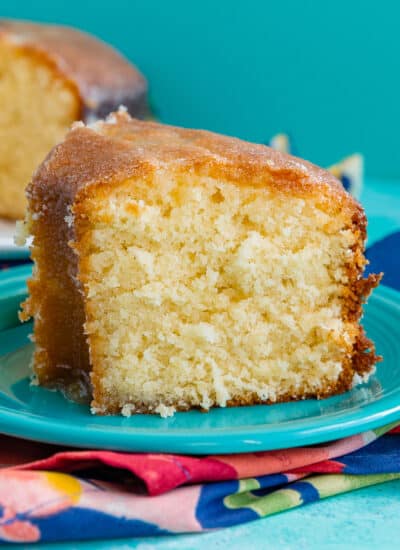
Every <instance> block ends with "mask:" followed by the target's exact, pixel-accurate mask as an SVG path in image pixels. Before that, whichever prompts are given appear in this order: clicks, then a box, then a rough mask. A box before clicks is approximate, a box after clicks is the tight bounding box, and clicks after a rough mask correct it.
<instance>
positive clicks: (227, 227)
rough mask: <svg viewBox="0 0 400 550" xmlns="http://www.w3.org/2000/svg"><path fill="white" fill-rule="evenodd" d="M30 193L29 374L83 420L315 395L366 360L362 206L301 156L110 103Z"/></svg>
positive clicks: (52, 159) (370, 352)
mask: <svg viewBox="0 0 400 550" xmlns="http://www.w3.org/2000/svg"><path fill="white" fill-rule="evenodd" d="M28 200H29V208H28V216H27V221H26V228H25V229H26V230H27V231H28V232H30V233H32V234H33V236H34V245H33V250H32V256H33V259H34V261H35V269H34V275H33V278H32V280H31V281H30V282H29V293H30V296H29V298H28V300H27V301H26V302H25V304H24V306H23V313H22V318H23V319H27V318H29V317H30V316H32V317H34V319H35V329H34V340H35V343H36V351H35V357H34V372H35V376H36V379H37V382H38V383H39V384H41V385H43V386H48V387H57V388H62V389H63V390H64V391H66V393H68V394H69V395H71V394H72V395H75V397H76V395H77V394H79V395H80V396H82V395H83V394H85V393H87V395H88V396H90V398H91V399H92V411H93V412H94V413H100V414H107V413H120V412H122V413H123V414H127V415H129V414H132V413H135V412H150V413H154V412H155V413H159V414H161V415H162V416H167V415H169V414H172V413H173V412H174V411H175V410H186V409H190V408H193V407H197V408H202V409H204V410H208V409H209V408H210V407H214V406H222V407H224V406H231V405H245V404H246V405H247V404H254V403H275V402H279V401H288V400H296V399H305V398H310V397H317V398H324V397H328V396H330V395H334V394H337V393H340V392H344V391H346V390H348V389H349V388H351V387H352V386H353V384H355V383H357V382H359V381H360V380H361V379H363V380H365V379H367V378H368V376H369V374H370V373H371V372H372V371H373V368H374V365H375V363H376V362H377V360H378V359H379V358H377V356H376V355H375V352H374V346H373V344H372V342H371V341H369V340H368V339H367V338H366V336H365V334H364V331H363V329H362V327H361V325H360V324H359V321H360V316H361V313H362V303H363V301H364V300H365V299H366V297H367V296H368V295H369V293H370V291H371V289H372V288H373V287H375V286H376V285H377V284H378V282H379V279H380V276H379V275H369V276H368V278H366V279H364V278H363V276H362V273H363V270H364V266H365V264H366V259H365V257H364V241H365V236H366V218H365V214H364V212H363V210H362V208H361V206H360V205H359V204H358V203H357V202H356V201H355V199H353V198H352V197H351V196H350V195H349V194H347V193H346V192H345V190H344V189H343V187H342V186H341V184H340V183H339V182H338V181H337V180H336V179H335V178H334V177H333V176H332V175H331V174H329V173H328V172H326V171H324V170H322V169H320V168H318V167H316V166H314V165H312V164H310V163H308V162H306V161H303V160H301V159H298V158H295V157H292V156H289V155H286V154H282V153H279V152H277V151H274V150H272V149H270V148H269V147H265V146H263V145H255V144H251V143H246V142H244V141H240V140H237V139H234V138H229V137H225V136H221V135H217V134H213V133H210V132H206V131H199V130H188V129H182V128H174V127H171V126H165V125H161V124H156V123H152V122H141V121H138V120H134V119H131V118H130V117H129V115H127V114H126V113H124V112H119V113H114V114H112V115H111V116H110V117H109V118H108V120H107V121H106V122H98V123H96V124H94V125H92V126H89V127H85V126H83V125H77V126H76V127H75V128H74V129H72V130H71V131H70V132H69V134H68V135H67V136H66V138H65V140H64V141H63V143H61V144H60V145H58V146H57V147H55V148H54V149H53V151H52V152H51V153H50V155H49V156H48V158H47V159H46V160H45V162H43V163H42V165H41V166H40V167H39V169H38V170H37V171H36V174H35V176H34V178H33V180H32V182H31V184H30V185H29V187H28Z"/></svg>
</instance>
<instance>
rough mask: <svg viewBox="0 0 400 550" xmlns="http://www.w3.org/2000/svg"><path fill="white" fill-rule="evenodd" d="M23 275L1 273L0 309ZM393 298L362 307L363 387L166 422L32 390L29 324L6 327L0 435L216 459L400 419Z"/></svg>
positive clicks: (397, 307) (0, 365) (1, 336)
mask: <svg viewBox="0 0 400 550" xmlns="http://www.w3.org/2000/svg"><path fill="white" fill-rule="evenodd" d="M10 271H11V270H10ZM26 274H27V268H22V269H15V270H12V273H11V272H10V274H9V275H8V276H2V281H1V282H0V303H1V299H2V296H3V305H4V300H5V301H7V300H8V299H12V298H13V296H12V295H13V294H14V301H15V295H17V296H18V297H21V284H22V280H23V277H25V276H26ZM7 291H8V294H7ZM6 294H7V299H6V298H5V295H6ZM399 297H400V295H399V294H398V293H396V292H395V291H393V290H390V289H388V288H385V287H381V288H380V289H378V290H377V291H375V293H374V295H373V297H372V298H371V299H370V302H369V304H368V306H367V307H366V313H365V319H364V323H365V327H366V330H367V333H368V335H369V336H370V337H371V338H372V339H373V340H374V341H375V342H376V344H377V349H378V352H379V353H381V354H382V355H383V356H384V362H383V363H380V364H379V365H378V369H377V373H376V374H375V375H374V376H372V378H371V379H370V381H369V383H368V384H364V385H360V386H358V387H356V388H354V389H353V390H351V391H350V392H348V393H345V394H343V395H340V396H337V397H333V398H329V399H325V400H321V401H317V400H307V401H301V402H294V403H283V404H278V405H269V406H268V405H256V406H251V407H234V408H227V409H213V410H211V411H210V412H209V413H207V414H206V413H201V412H199V411H190V412H184V413H177V414H176V415H175V416H174V417H172V418H168V419H161V418H160V417H158V416H150V415H149V416H147V415H137V416H133V417H131V418H123V417H119V416H108V417H107V416H92V415H91V414H90V412H89V410H88V408H87V407H86V406H82V405H76V404H74V403H71V402H69V401H67V400H66V399H64V397H63V396H62V395H60V394H59V393H57V392H52V391H49V390H45V389H42V388H38V387H31V386H30V385H29V361H30V358H31V355H32V351H33V345H32V344H29V343H28V340H27V334H28V333H29V331H30V330H31V327H30V326H29V325H25V326H16V327H13V328H8V329H6V330H3V331H2V332H0V355H1V356H2V357H1V358H0V432H3V433H6V434H10V435H16V436H21V437H24V438H28V439H33V440H38V441H46V442H51V443H58V444H63V445H68V446H78V447H92V448H96V447H97V448H103V449H115V450H122V451H150V452H171V453H191V454H213V453H214V454H216V453H239V452H246V451H261V450H269V449H278V448H284V447H295V446H299V445H310V444H315V443H320V442H323V441H328V440H333V439H337V438H341V437H345V436H349V435H352V434H355V433H359V432H362V431H364V430H367V429H370V428H375V427H378V426H381V425H384V424H386V423H389V422H391V421H396V420H400V300H399ZM2 314H3V309H0V317H1V316H2ZM4 354H5V355H4Z"/></svg>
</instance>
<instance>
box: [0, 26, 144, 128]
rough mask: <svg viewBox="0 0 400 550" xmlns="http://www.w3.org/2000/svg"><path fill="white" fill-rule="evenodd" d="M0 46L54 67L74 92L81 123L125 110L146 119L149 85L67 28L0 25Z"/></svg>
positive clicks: (113, 54) (112, 54)
mask: <svg viewBox="0 0 400 550" xmlns="http://www.w3.org/2000/svg"><path fill="white" fill-rule="evenodd" d="M0 41H6V42H8V43H9V44H11V45H13V46H14V47H17V48H20V49H23V50H26V51H28V52H29V54H30V55H32V56H36V57H40V58H41V60H42V61H43V62H44V63H47V64H48V65H50V66H52V67H53V68H54V70H56V72H58V73H59V74H62V75H63V76H64V78H66V79H67V80H69V81H70V83H71V85H72V86H73V87H75V88H76V91H77V94H78V95H79V98H80V101H81V113H80V118H82V119H87V118H89V115H90V114H92V113H93V115H95V116H96V117H101V116H105V115H106V114H108V112H110V111H111V110H113V109H115V108H116V107H117V106H118V105H120V104H124V105H126V106H127V107H128V109H129V111H130V112H131V113H132V114H134V115H135V116H145V115H146V114H147V100H146V95H147V82H146V80H145V78H144V77H143V76H142V74H141V73H140V72H139V71H138V70H137V69H136V68H135V67H134V66H133V65H132V64H131V63H129V62H128V61H127V60H125V59H124V58H123V57H122V56H121V55H120V54H119V53H118V52H117V51H116V50H114V49H113V48H112V47H111V46H109V45H108V44H105V43H104V42H102V41H101V40H98V39H97V38H94V37H93V36H91V35H89V34H86V33H84V32H81V31H78V30H76V29H73V28H70V27H64V26H59V25H46V24H38V23H31V22H29V23H28V22H25V21H17V20H8V19H3V20H0Z"/></svg>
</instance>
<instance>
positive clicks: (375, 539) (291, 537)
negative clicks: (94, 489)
mask: <svg viewBox="0 0 400 550" xmlns="http://www.w3.org/2000/svg"><path fill="white" fill-rule="evenodd" d="M361 202H362V203H363V205H364V207H365V209H366V212H367V216H368V219H369V225H368V244H372V243H374V242H376V241H377V240H379V239H380V238H381V237H383V236H384V235H387V234H388V233H390V232H391V231H395V230H396V229H400V181H399V182H396V181H382V180H380V181H378V180H369V181H368V182H367V184H366V185H365V188H364V190H363V195H362V197H361ZM399 525H400V481H392V482H388V483H386V484H382V485H378V486H376V487H369V488H365V489H361V490H359V491H356V492H352V493H348V494H344V495H340V496H336V497H333V498H330V499H327V500H325V501H319V502H316V503H314V504H309V505H307V506H304V507H302V508H298V509H296V510H291V511H289V512H285V513H281V514H278V515H276V516H273V517H268V518H264V519H259V520H256V521H254V522H251V523H248V524H244V525H240V526H236V527H232V528H228V529H224V530H221V531H215V532H210V533H205V534H201V535H180V536H175V537H156V538H141V539H129V540H127V539H123V540H114V541H104V542H99V541H93V542H86V543H72V544H71V543H65V544H46V545H34V548H37V549H39V548H41V549H46V550H51V549H53V548H54V549H56V548H57V549H60V550H62V549H64V548H68V550H73V549H75V548H77V549H79V550H81V549H82V550H86V549H91V550H92V549H96V550H103V549H107V550H112V549H114V548H124V549H127V550H128V549H131V548H138V549H141V550H150V549H152V548H156V549H163V550H171V549H177V550H191V549H196V550H197V549H199V550H208V549H211V548H212V549H214V548H216V549H218V548H221V549H223V548H229V550H236V549H237V550H239V549H240V550H242V549H245V548H251V547H253V548H255V549H257V550H259V549H264V548H268V549H270V548H279V549H282V550H285V549H292V548H293V549H296V550H299V549H303V548H304V549H307V550H308V549H310V550H311V549H317V548H326V547H329V546H332V547H334V548H340V549H347V548H352V549H357V548H363V549H365V548H376V547H378V548H379V549H380V550H381V549H386V548H396V547H397V544H396V541H398V540H399ZM6 547H11V546H10V545H7V546H3V548H6ZM12 547H13V548H15V546H12Z"/></svg>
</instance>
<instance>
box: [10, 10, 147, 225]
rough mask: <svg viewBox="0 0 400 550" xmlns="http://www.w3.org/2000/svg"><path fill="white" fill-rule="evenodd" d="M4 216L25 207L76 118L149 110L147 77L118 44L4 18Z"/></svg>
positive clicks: (18, 213)
mask: <svg viewBox="0 0 400 550" xmlns="http://www.w3.org/2000/svg"><path fill="white" fill-rule="evenodd" d="M0 75H1V78H0V103H1V109H0V216H3V217H6V218H11V219H18V218H21V217H23V215H24V211H25V204H26V200H25V193H24V190H25V187H26V185H27V183H28V182H29V180H30V179H31V177H32V172H33V171H34V170H35V168H36V167H37V165H38V164H39V163H40V162H41V161H42V160H43V159H44V157H45V156H46V154H47V153H48V152H49V150H50V149H51V148H52V147H53V146H54V145H55V144H56V143H57V142H59V141H60V140H61V139H62V138H63V136H64V134H65V132H66V131H67V129H68V128H69V127H70V126H71V124H72V123H73V122H74V121H76V120H84V121H87V122H90V121H93V120H94V119H97V118H99V117H103V116H105V115H107V114H108V113H109V112H110V111H112V110H114V109H116V108H117V107H118V106H119V105H121V104H123V105H126V107H127V108H128V111H129V112H130V113H131V114H132V115H133V116H135V117H138V118H143V117H145V116H146V114H147V112H148V107H147V83H146V80H145V79H144V77H143V76H142V75H141V74H140V73H139V71H138V70H137V69H136V68H135V67H134V66H133V65H131V64H130V63H129V62H128V61H127V60H126V59H124V58H123V57H122V56H121V55H120V54H119V53H118V52H117V51H116V50H114V49H113V48H112V47H111V46H109V45H107V44H105V43H104V42H101V41H100V40H98V39H97V38H94V37H93V36H90V35H88V34H86V33H83V32H81V31H78V30H75V29H72V28H68V27H61V26H55V25H44V24H37V23H28V22H23V21H13V20H0Z"/></svg>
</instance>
